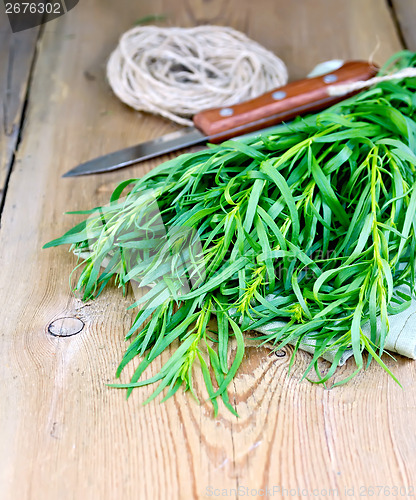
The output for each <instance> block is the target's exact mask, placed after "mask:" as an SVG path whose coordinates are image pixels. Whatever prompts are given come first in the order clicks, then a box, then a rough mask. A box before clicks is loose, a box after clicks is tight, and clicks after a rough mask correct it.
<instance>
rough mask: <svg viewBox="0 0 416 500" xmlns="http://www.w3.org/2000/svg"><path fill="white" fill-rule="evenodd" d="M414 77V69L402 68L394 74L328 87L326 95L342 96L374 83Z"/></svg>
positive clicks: (415, 69)
mask: <svg viewBox="0 0 416 500" xmlns="http://www.w3.org/2000/svg"><path fill="white" fill-rule="evenodd" d="M412 77H416V68H403V69H401V70H400V71H397V72H396V73H392V74H390V75H384V76H375V77H374V78H370V79H369V80H360V81H358V82H352V83H345V84H338V85H331V86H330V87H328V94H329V95H333V96H343V95H346V94H349V93H350V92H354V91H356V90H361V89H365V88H368V87H371V86H372V85H375V84H376V83H381V82H387V81H389V80H403V79H404V78H412Z"/></svg>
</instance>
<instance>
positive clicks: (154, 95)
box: [107, 26, 288, 125]
mask: <svg viewBox="0 0 416 500" xmlns="http://www.w3.org/2000/svg"><path fill="white" fill-rule="evenodd" d="M107 78H108V81H109V83H110V85H111V87H112V89H113V91H114V93H115V94H116V95H117V96H118V97H119V98H120V99H121V100H122V101H123V102H125V103H126V104H128V105H129V106H132V107H133V108H135V109H137V110H139V111H148V112H151V113H156V114H159V115H162V116H164V117H166V118H168V119H170V120H173V121H175V122H177V123H180V124H181V125H191V124H192V121H191V120H190V119H189V117H191V116H193V115H194V114H195V113H197V112H198V111H201V110H204V109H209V108H214V107H220V106H231V105H233V104H236V103H238V102H241V101H245V100H247V99H251V98H254V97H257V96H259V95H261V94H263V93H265V92H267V91H268V90H271V89H273V88H275V87H279V86H281V85H284V84H285V83H286V82H287V78H288V77H287V69H286V66H285V64H284V63H283V62H282V60H281V59H279V58H278V57H277V56H276V55H274V54H273V53H272V52H270V51H269V50H266V49H265V48H264V47H262V46H261V45H260V44H258V43H257V42H254V41H253V40H250V39H249V38H248V37H247V36H246V35H244V34H243V33H240V32H239V31H236V30H234V29H232V28H229V27H221V26H198V27H196V28H176V27H175V28H160V27H157V26H141V27H136V28H133V29H131V30H129V31H127V32H126V33H124V35H123V36H122V37H121V39H120V42H119V44H118V46H117V48H116V49H115V51H114V52H113V53H112V54H111V56H110V59H109V61H108V64H107Z"/></svg>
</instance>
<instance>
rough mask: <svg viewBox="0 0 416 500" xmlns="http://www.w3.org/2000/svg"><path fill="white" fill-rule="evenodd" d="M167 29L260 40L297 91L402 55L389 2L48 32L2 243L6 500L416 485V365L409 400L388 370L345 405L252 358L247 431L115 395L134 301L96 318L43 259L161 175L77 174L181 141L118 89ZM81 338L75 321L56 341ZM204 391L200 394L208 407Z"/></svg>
mask: <svg viewBox="0 0 416 500" xmlns="http://www.w3.org/2000/svg"><path fill="white" fill-rule="evenodd" d="M149 13H152V14H162V13H164V14H167V15H168V24H172V25H174V24H179V25H185V26H191V25H194V24H197V23H202V22H210V23H218V24H228V25H231V26H233V27H235V28H237V29H240V30H243V31H245V32H246V33H247V34H248V35H249V36H251V37H252V38H254V39H257V40H258V41H259V42H261V43H262V44H263V45H265V46H266V47H268V48H269V49H271V50H274V51H275V52H276V53H277V54H278V55H280V56H281V57H282V58H283V59H284V60H285V61H286V62H287V64H288V68H289V73H290V75H291V78H292V79H295V78H299V77H301V76H303V75H304V74H306V73H307V72H308V71H309V70H310V69H311V68H312V67H313V66H314V65H315V64H316V63H317V62H319V61H322V60H325V59H329V58H361V59H366V58H368V56H369V55H370V54H371V53H372V52H373V50H374V48H375V47H376V45H377V40H379V41H380V47H379V49H378V51H377V53H376V54H375V60H376V61H378V62H383V61H384V60H385V59H386V58H387V57H389V56H390V55H391V54H393V53H394V52H395V51H396V50H398V49H400V42H399V39H398V36H397V33H396V29H395V25H394V23H393V21H392V18H391V15H390V11H389V9H388V7H387V4H385V3H384V2H383V1H380V0H366V1H365V2H362V1H361V0H349V1H348V2H345V1H344V0H313V1H309V0H302V1H301V0H296V2H287V1H285V0H258V1H257V2H250V1H248V0H244V1H242V0H227V1H226V0H212V1H210V2H206V1H203V0H195V1H192V2H188V1H186V0H181V1H178V2H175V3H174V4H173V3H172V2H168V1H167V0H165V1H162V0H158V1H154V2H150V1H148V2H147V1H146V2H145V1H141V2H134V1H133V0H131V1H130V0H129V1H127V0H125V1H123V2H115V1H114V0H86V1H83V2H80V4H79V5H78V6H77V7H76V8H75V9H73V10H72V11H71V12H70V13H68V14H67V15H65V16H63V17H62V18H60V19H58V20H56V21H53V22H51V23H49V24H47V25H45V27H44V29H43V32H42V36H41V39H40V44H39V53H38V57H37V61H36V66H35V68H34V73H33V81H32V84H31V89H30V99H29V103H28V109H27V116H26V123H25V127H24V129H23V133H22V140H21V142H20V147H19V150H18V152H17V157H16V163H15V166H14V170H13V173H12V175H11V179H10V183H9V189H8V193H7V198H6V204H5V209H4V212H3V217H2V228H1V231H0V266H1V267H0V268H1V270H2V271H1V272H2V287H1V288H0V303H1V304H2V314H1V317H0V342H1V350H0V380H2V384H0V401H1V405H0V443H1V446H0V491H1V498H2V499H3V498H4V499H7V500H9V499H10V500H23V499H31V500H32V499H36V500H37V499H40V498H41V499H42V500H56V499H58V498H59V499H60V500H66V499H79V498H82V499H91V500H95V499H97V498H99V499H100V500H106V499H109V500H110V499H111V500H112V499H115V498H123V499H126V500H130V499H132V500H133V499H137V498H140V499H153V498H154V499H159V498H160V499H167V498H169V499H189V498H205V497H207V496H208V497H209V496H214V494H215V493H216V492H215V491H214V489H213V488H218V489H220V490H223V489H226V491H225V493H228V494H229V495H231V496H235V495H233V494H234V492H233V491H232V490H231V489H232V488H234V489H235V488H247V487H248V488H249V489H250V490H251V489H256V490H258V493H259V494H261V491H260V489H261V488H263V489H264V488H266V487H267V488H270V489H272V491H273V488H275V490H274V492H275V497H276V498H281V497H282V492H281V493H280V494H279V493H278V491H276V488H279V487H280V488H286V489H287V490H289V489H297V488H299V489H300V490H301V491H300V492H299V493H296V492H295V491H291V492H287V493H285V492H283V497H287V496H289V495H290V497H291V498H302V497H303V496H305V491H308V492H309V494H310V495H314V496H315V497H316V496H317V495H316V493H313V490H316V489H318V490H320V491H321V494H320V496H321V497H322V496H329V495H330V490H331V491H332V496H334V492H335V490H336V491H337V493H338V495H337V496H338V498H351V497H358V496H359V493H360V487H364V488H368V487H372V486H374V487H377V486H383V487H386V488H392V487H395V486H397V487H398V488H400V487H402V488H408V487H409V486H413V485H415V484H416V458H415V453H414V451H415V449H416V433H415V432H413V430H412V426H413V422H414V420H415V418H416V365H415V363H414V362H412V361H409V360H405V359H403V358H399V359H398V360H397V362H394V361H392V360H389V359H388V358H386V363H387V364H388V366H389V367H391V368H392V369H394V371H395V373H396V374H397V375H398V377H399V378H400V381H401V383H402V385H403V389H400V388H399V387H398V386H397V385H396V384H395V383H394V382H393V380H392V379H391V378H389V377H388V375H386V374H385V373H384V372H383V371H382V369H381V368H379V367H378V366H376V365H374V366H372V367H371V368H370V369H369V370H368V371H367V372H366V373H362V374H360V375H359V376H358V377H357V378H355V379H354V380H353V381H352V382H351V383H349V384H348V385H346V386H344V387H340V388H337V389H335V390H331V391H327V390H324V389H323V388H322V387H320V386H314V385H311V384H309V383H308V382H302V383H299V381H300V378H301V375H302V373H303V370H304V369H305V367H306V365H307V363H308V360H309V359H310V358H309V357H308V355H307V354H299V355H298V356H297V358H296V362H295V364H294V367H293V370H292V372H291V374H290V376H289V377H288V376H287V371H288V363H289V357H290V349H287V350H286V355H285V356H284V357H276V356H275V355H272V356H269V355H268V354H269V352H268V350H267V349H266V348H261V349H259V348H257V347H250V348H248V349H247V354H246V357H245V360H244V363H243V366H242V367H241V370H240V372H239V375H238V377H237V379H236V381H235V383H234V386H233V391H234V394H233V395H232V398H231V399H232V401H234V403H235V406H236V408H237V410H238V412H239V413H240V415H241V418H240V419H237V418H235V417H233V416H231V415H230V414H229V413H227V411H226V410H224V409H223V408H222V409H221V412H220V416H219V418H218V419H217V420H214V419H213V418H212V414H211V410H210V407H209V406H208V405H202V406H198V405H197V404H196V403H195V402H194V401H193V400H192V399H191V398H190V397H189V395H183V394H180V393H178V394H177V395H176V396H175V397H174V398H172V399H170V400H169V401H167V402H166V403H164V404H163V405H160V404H158V403H152V404H150V405H147V406H145V407H142V406H141V403H142V402H143V401H144V400H145V399H146V397H147V396H148V395H149V394H150V392H151V390H150V389H147V388H144V389H142V390H136V391H135V392H133V395H132V397H131V398H130V399H129V400H128V401H127V402H126V401H125V394H124V392H122V391H117V390H113V389H109V388H107V387H106V385H105V384H106V383H107V382H112V381H114V373H115V369H116V367H117V365H118V362H119V361H120V359H121V356H122V353H123V352H124V349H125V347H126V346H125V344H124V342H123V336H124V334H125V333H126V332H127V330H128V328H129V326H130V323H131V319H132V317H131V315H130V314H129V313H128V312H126V307H127V306H128V305H129V304H130V301H131V297H130V298H129V297H128V298H122V297H121V296H120V294H119V293H118V291H117V290H111V289H110V290H108V291H107V292H106V293H104V294H103V295H102V296H101V297H100V298H99V299H98V300H97V301H95V302H93V303H89V304H82V303H81V302H80V301H79V300H77V299H76V298H74V297H73V296H72V295H71V293H70V291H69V286H68V276H69V274H70V272H71V270H72V267H73V265H74V258H73V256H72V255H71V254H69V253H68V252H66V251H65V249H63V248H58V249H53V250H48V251H46V250H41V246H42V245H43V244H44V243H45V242H46V241H49V240H50V239H52V238H53V237H56V236H58V235H60V234H62V233H63V231H65V230H67V229H68V228H69V227H71V226H72V225H73V223H74V222H75V221H76V217H73V216H72V217H71V216H64V212H65V211H66V210H70V209H71V210H76V209H81V208H87V207H91V206H96V205H98V204H100V203H106V202H107V201H108V197H109V194H110V192H111V191H112V189H113V188H114V186H115V185H116V183H117V182H118V181H121V180H122V179H125V178H127V177H133V176H139V175H142V174H143V173H144V172H145V171H147V170H148V169H150V168H151V167H152V166H154V165H155V164H156V163H157V162H156V161H151V162H148V163H146V164H144V165H141V166H136V167H134V168H130V169H129V170H121V171H118V172H114V173H111V174H106V175H99V176H91V177H84V178H75V179H62V178H61V175H62V174H63V173H64V172H66V171H67V170H68V169H69V168H71V167H73V166H74V165H76V164H77V163H78V162H80V161H82V160H86V159H88V158H90V157H94V156H96V155H98V154H102V153H106V152H109V151H111V150H113V149H117V148H120V147H123V146H126V145H129V144H134V143H136V142H137V141H140V140H145V139H148V138H152V137H156V136H158V135H160V134H162V133H164V132H167V131H171V130H174V129H175V126H174V125H172V124H170V123H168V122H167V121H165V120H163V119H160V118H157V117H152V116H147V115H144V114H140V113H136V112H134V111H131V110H130V109H128V108H127V107H125V106H124V105H123V104H121V103H120V102H119V101H118V100H117V99H116V98H115V97H114V96H113V95H112V93H111V91H110V89H109V88H108V86H107V84H106V83H105V77H104V66H105V60H106V58H107V56H108V54H109V53H110V51H111V50H112V48H113V47H114V46H115V43H116V41H117V38H118V36H119V35H120V34H121V33H122V32H123V31H124V30H126V29H128V28H129V27H130V26H131V25H132V24H133V23H134V21H135V20H136V19H139V18H141V17H143V16H144V15H147V14H149ZM65 317H67V318H78V319H80V320H82V321H83V322H84V323H85V327H84V328H83V329H82V331H81V332H80V333H79V334H76V335H73V336H66V337H59V336H58V337H57V336H53V335H51V334H50V333H49V331H48V328H49V325H50V324H51V323H52V322H54V321H56V320H59V319H61V318H65ZM77 328H79V322H77V321H74V320H73V319H72V320H71V319H68V320H67V321H61V322H58V323H54V325H53V326H52V327H50V329H51V331H52V332H55V333H56V332H59V331H65V332H67V333H71V331H73V330H71V329H77ZM156 369H157V367H155V368H154V370H156ZM351 369H352V366H351V364H349V363H348V364H347V365H346V366H345V367H343V368H342V369H341V370H340V372H339V374H338V375H337V378H339V377H344V376H345V374H346V373H349V372H350V370H351ZM127 375H128V374H126V377H125V378H124V379H125V380H127V378H128V377H127ZM201 385H202V384H201V380H200V379H199V378H197V379H196V386H197V391H198V392H199V389H200V387H201ZM345 488H347V489H348V490H349V491H348V492H347V493H345ZM352 489H354V492H353V494H351V492H352ZM302 490H303V491H302ZM362 491H364V490H362ZM376 491H377V490H376ZM403 491H404V490H402V492H403ZM243 492H246V490H240V496H243V495H242V493H243ZM210 494H211V495H210ZM325 494H326V495H325ZM216 496H217V495H216ZM245 496H248V495H247V493H245ZM380 496H381V495H380ZM402 498H403V495H402Z"/></svg>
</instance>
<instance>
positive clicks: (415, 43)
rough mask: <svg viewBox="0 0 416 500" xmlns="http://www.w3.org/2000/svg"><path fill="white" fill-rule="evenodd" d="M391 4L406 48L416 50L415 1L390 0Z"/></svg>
mask: <svg viewBox="0 0 416 500" xmlns="http://www.w3.org/2000/svg"><path fill="white" fill-rule="evenodd" d="M392 5H393V8H394V12H395V14H396V19H397V22H398V28H399V31H400V32H401V35H402V37H403V41H404V43H405V46H406V48H407V49H409V50H413V51H416V2H415V1H414V0H392Z"/></svg>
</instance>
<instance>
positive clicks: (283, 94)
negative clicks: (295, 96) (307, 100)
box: [272, 90, 287, 101]
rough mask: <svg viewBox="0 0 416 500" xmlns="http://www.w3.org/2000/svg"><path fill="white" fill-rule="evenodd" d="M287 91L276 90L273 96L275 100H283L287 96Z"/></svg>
mask: <svg viewBox="0 0 416 500" xmlns="http://www.w3.org/2000/svg"><path fill="white" fill-rule="evenodd" d="M286 95H287V94H286V92H284V91H283V90H276V92H273V94H272V97H273V99H274V100H275V101H281V100H282V99H284V98H285V97H286Z"/></svg>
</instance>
